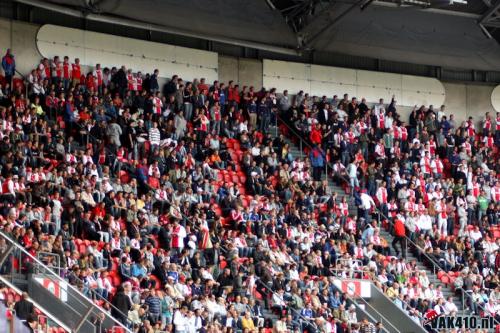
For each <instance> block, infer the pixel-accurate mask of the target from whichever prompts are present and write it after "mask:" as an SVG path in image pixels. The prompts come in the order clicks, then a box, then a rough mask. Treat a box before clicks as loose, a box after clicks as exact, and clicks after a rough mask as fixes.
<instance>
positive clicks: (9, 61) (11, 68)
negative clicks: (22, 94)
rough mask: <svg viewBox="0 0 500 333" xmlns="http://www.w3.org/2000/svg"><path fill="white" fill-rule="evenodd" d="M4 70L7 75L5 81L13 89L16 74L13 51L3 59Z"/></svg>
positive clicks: (8, 52)
mask: <svg viewBox="0 0 500 333" xmlns="http://www.w3.org/2000/svg"><path fill="white" fill-rule="evenodd" d="M2 68H3V71H4V73H5V81H6V82H7V83H8V84H9V85H10V86H11V87H12V78H13V77H14V75H15V74H16V60H15V59H14V55H13V54H12V50H11V49H7V52H6V53H5V55H4V56H3V58H2Z"/></svg>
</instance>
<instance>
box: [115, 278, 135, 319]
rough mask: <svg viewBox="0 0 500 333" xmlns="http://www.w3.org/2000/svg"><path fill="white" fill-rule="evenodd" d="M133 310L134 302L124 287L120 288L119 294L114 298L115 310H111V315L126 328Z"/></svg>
mask: <svg viewBox="0 0 500 333" xmlns="http://www.w3.org/2000/svg"><path fill="white" fill-rule="evenodd" d="M127 288H128V287H127ZM131 308H132V302H131V300H130V297H129V296H128V295H127V294H125V290H124V287H123V286H120V287H118V290H117V293H116V295H115V297H114V298H113V308H112V309H111V315H112V316H113V317H114V318H115V319H116V320H118V321H119V322H121V323H122V324H123V325H125V326H126V325H127V314H128V312H129V310H130V309H131Z"/></svg>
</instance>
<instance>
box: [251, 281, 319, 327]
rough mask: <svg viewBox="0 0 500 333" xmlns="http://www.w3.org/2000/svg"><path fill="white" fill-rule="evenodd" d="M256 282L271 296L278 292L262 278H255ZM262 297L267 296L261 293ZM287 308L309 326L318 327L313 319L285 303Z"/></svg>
mask: <svg viewBox="0 0 500 333" xmlns="http://www.w3.org/2000/svg"><path fill="white" fill-rule="evenodd" d="M257 283H259V284H260V285H261V286H263V287H264V288H265V289H267V290H268V291H269V292H270V293H271V296H274V295H277V294H278V293H277V292H276V291H274V290H273V289H272V288H271V287H269V286H268V285H267V284H265V283H264V282H262V280H260V279H259V280H257ZM262 297H267V296H266V295H262ZM287 309H288V310H290V311H292V312H293V314H294V315H295V316H296V317H298V318H300V320H302V321H304V322H307V323H308V325H311V326H313V327H315V328H316V329H317V328H318V327H317V326H316V323H314V321H313V320H311V319H310V318H306V317H304V316H303V315H302V314H301V313H300V311H298V310H297V309H294V308H293V307H291V306H288V305H287Z"/></svg>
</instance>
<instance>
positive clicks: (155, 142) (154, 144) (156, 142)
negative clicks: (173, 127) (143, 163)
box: [149, 121, 161, 153]
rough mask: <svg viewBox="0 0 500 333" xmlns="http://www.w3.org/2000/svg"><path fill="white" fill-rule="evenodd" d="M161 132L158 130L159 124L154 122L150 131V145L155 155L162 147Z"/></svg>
mask: <svg viewBox="0 0 500 333" xmlns="http://www.w3.org/2000/svg"><path fill="white" fill-rule="evenodd" d="M160 140H161V135H160V130H159V129H158V123H157V122H156V121H155V122H153V127H151V128H150V129H149V143H150V144H151V151H152V152H153V153H154V152H156V151H157V150H158V148H159V147H160Z"/></svg>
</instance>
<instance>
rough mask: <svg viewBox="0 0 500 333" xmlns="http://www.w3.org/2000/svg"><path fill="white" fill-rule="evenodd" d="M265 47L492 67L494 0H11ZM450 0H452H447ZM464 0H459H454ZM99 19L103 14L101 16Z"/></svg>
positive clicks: (497, 50)
mask: <svg viewBox="0 0 500 333" xmlns="http://www.w3.org/2000/svg"><path fill="white" fill-rule="evenodd" d="M17 1H19V2H23V3H28V4H30V3H31V4H33V3H34V2H37V3H49V4H57V5H60V6H64V7H65V8H70V9H71V10H78V11H80V12H84V13H85V15H90V16H94V17H97V16H106V17H113V18H117V19H126V20H132V21H134V22H139V23H140V24H146V25H148V24H149V25H154V26H155V27H156V28H158V27H159V28H162V27H163V28H166V29H167V30H168V31H170V32H173V33H178V34H181V35H182V34H184V35H190V36H195V37H198V38H204V39H207V40H215V41H220V42H228V43H230V44H235V45H242V46H245V45H246V46H248V47H251V48H256V49H263V50H267V51H271V52H278V53H288V54H293V53H295V52H310V51H314V52H319V53H322V54H328V53H342V54H348V55H356V56H364V57H376V58H379V59H383V60H392V61H404V62H408V63H418V64H424V65H433V66H446V67H448V68H450V67H451V68H453V67H455V68H467V69H477V70H485V71H488V70H499V69H500V44H498V43H497V41H496V40H495V38H489V37H491V36H492V37H495V36H497V37H499V38H500V21H498V23H497V21H496V20H498V18H499V16H500V15H499V8H500V0H468V3H467V4H458V3H454V4H450V2H449V1H450V0H448V1H444V0H438V1H431V0H404V1H403V0H401V1H400V2H398V3H395V2H391V1H373V0H339V1H331V0H252V1H249V0H210V1H205V0H183V1H178V0H141V1H135V0H43V1H42V0H17ZM428 1H430V2H428ZM455 1H457V0H455ZM458 1H464V0H458ZM103 21H105V20H103Z"/></svg>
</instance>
